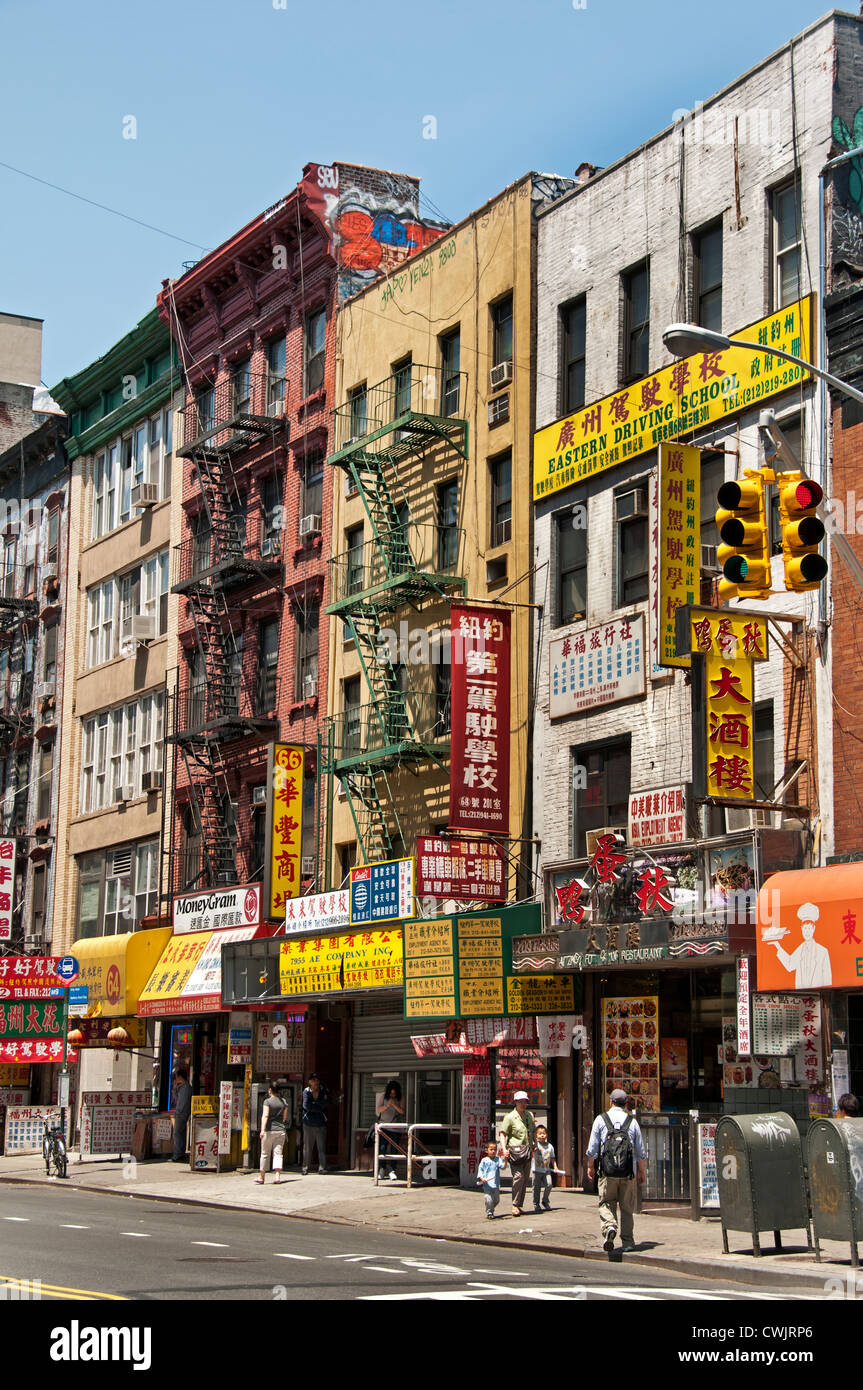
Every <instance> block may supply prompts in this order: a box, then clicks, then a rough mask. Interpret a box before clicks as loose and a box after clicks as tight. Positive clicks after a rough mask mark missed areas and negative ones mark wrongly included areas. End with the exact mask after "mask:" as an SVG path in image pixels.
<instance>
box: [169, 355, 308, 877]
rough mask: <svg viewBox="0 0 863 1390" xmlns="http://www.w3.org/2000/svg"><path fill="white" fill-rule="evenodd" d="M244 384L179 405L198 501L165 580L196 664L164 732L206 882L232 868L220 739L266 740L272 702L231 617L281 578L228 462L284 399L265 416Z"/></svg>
mask: <svg viewBox="0 0 863 1390" xmlns="http://www.w3.org/2000/svg"><path fill="white" fill-rule="evenodd" d="M243 386H244V390H243V392H242V395H243V400H242V402H238V399H237V397H238V391H237V383H236V382H235V381H234V380H228V381H223V382H219V383H218V384H217V385H216V386H215V387H214V388H213V389H212V391H210V392H207V393H206V396H205V397H201V396H199V397H197V398H196V399H192V400H191V401H190V402H189V403H188V404H187V405H186V407H185V409H184V410H181V411H180V412H179V413H180V416H181V422H180V423H181V428H182V437H183V443H182V444H181V445H180V447H179V448H178V449H177V453H178V454H179V455H180V456H181V457H182V458H188V459H190V460H191V462H192V464H193V465H194V470H195V475H196V478H197V482H198V485H199V487H200V490H201V499H202V502H203V506H202V509H201V511H200V512H199V513H198V516H197V518H196V521H195V525H194V526H193V528H192V533H191V535H189V536H187V537H186V539H185V540H184V541H183V542H182V544H181V545H180V546H179V555H178V577H177V578H176V580H175V582H174V585H173V592H174V593H178V594H182V595H184V596H185V598H186V599H187V600H188V604H189V614H190V616H191V620H192V626H193V629H194V636H195V664H194V667H193V668H192V670H191V671H190V673H189V678H188V680H186V681H185V682H181V678H180V676H179V675H178V683H177V690H176V692H175V695H174V717H173V721H172V727H173V734H172V738H173V741H174V742H175V744H176V747H177V755H178V760H179V762H180V763H181V764H182V766H183V767H184V768H185V771H186V776H187V778H188V784H189V790H190V799H191V807H192V814H193V817H194V828H195V830H196V831H197V832H198V834H199V835H200V840H201V851H202V859H201V866H202V867H201V873H200V876H199V884H201V882H203V883H205V884H206V885H208V886H217V885H219V884H226V883H232V882H234V881H235V880H236V874H237V868H236V838H235V827H234V825H233V821H232V812H231V802H232V791H231V786H230V782H229V779H228V768H227V765H226V762H225V745H226V744H229V743H231V742H232V741H234V740H236V739H239V738H245V737H248V736H249V735H255V734H258V735H268V736H270V737H272V736H273V734H274V733H277V728H278V725H277V720H276V718H275V709H273V710H262V709H261V708H260V707H259V701H258V698H257V693H256V691H254V690H250V689H248V688H247V682H246V681H245V679H244V677H243V672H242V656H241V651H240V649H239V648H238V646H237V642H236V638H235V636H234V632H233V628H232V614H233V613H236V611H237V604H236V600H235V598H234V594H235V592H236V591H239V590H247V589H248V586H249V584H251V583H255V582H265V583H267V584H271V585H272V584H281V582H282V563H281V559H280V557H279V556H276V557H272V556H265V555H263V554H261V553H260V550H259V552H258V554H254V555H253V554H251V553H250V546H249V544H248V542H247V539H246V518H245V512H244V508H243V503H242V499H241V494H240V491H239V488H238V486H237V478H236V472H235V468H236V466H237V464H238V463H239V461H240V460H241V457H242V455H243V453H244V452H245V451H247V450H249V449H250V448H252V447H254V446H255V445H258V444H260V443H261V442H262V441H263V440H265V439H267V438H268V437H269V438H271V439H272V441H273V444H274V445H275V439H276V435H277V434H280V433H283V432H284V430H285V428H286V420H285V418H284V416H283V412H284V407H285V402H286V399H287V396H286V394H285V396H284V397H282V398H281V400H280V401H278V402H274V405H275V407H276V409H277V410H278V412H279V413H278V414H275V413H273V414H270V413H268V411H267V395H268V386H267V380H266V378H265V377H261V376H249V375H246V376H245V377H244V380H243ZM286 391H287V386H285V392H286ZM254 406H258V407H259V413H256V412H255V410H254V408H253V407H254ZM271 409H272V407H271ZM187 886H188V887H194V886H195V885H193V884H189V885H187Z"/></svg>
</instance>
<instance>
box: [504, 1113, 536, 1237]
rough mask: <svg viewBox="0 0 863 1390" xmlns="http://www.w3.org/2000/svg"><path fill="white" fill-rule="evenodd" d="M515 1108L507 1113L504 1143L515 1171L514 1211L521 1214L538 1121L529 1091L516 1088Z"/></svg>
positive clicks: (507, 1155) (513, 1185)
mask: <svg viewBox="0 0 863 1390" xmlns="http://www.w3.org/2000/svg"><path fill="white" fill-rule="evenodd" d="M512 1099H513V1109H512V1110H510V1112H509V1114H508V1115H506V1116H504V1119H503V1122H502V1124H501V1127H500V1143H501V1148H502V1149H503V1152H504V1155H505V1156H506V1159H507V1162H508V1163H509V1167H510V1172H511V1173H512V1214H513V1216H521V1209H522V1207H523V1206H524V1194H525V1192H526V1191H527V1180H528V1177H529V1176H530V1160H531V1158H532V1156H533V1150H534V1143H535V1139H536V1121H535V1120H534V1118H533V1115H532V1114H531V1112H530V1111H529V1110H528V1108H527V1101H528V1095H527V1091H516V1093H515V1095H514V1096H513V1098H512Z"/></svg>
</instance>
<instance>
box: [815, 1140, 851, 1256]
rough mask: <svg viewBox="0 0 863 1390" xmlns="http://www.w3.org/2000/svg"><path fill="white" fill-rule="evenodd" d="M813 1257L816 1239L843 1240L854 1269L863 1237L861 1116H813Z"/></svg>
mask: <svg viewBox="0 0 863 1390" xmlns="http://www.w3.org/2000/svg"><path fill="white" fill-rule="evenodd" d="M808 1156H809V1190H810V1192H811V1194H812V1229H813V1232H814V1234H815V1258H816V1259H817V1260H820V1259H821V1246H820V1244H819V1241H820V1240H843V1241H844V1240H847V1241H848V1243H849V1244H850V1246H851V1264H852V1265H853V1267H854V1268H855V1269H856V1268H857V1266H858V1264H859V1260H858V1258H857V1242H858V1240H863V1120H849V1119H845V1120H827V1119H823V1120H822V1119H819V1120H813V1122H812V1124H811V1126H810V1128H809V1136H808Z"/></svg>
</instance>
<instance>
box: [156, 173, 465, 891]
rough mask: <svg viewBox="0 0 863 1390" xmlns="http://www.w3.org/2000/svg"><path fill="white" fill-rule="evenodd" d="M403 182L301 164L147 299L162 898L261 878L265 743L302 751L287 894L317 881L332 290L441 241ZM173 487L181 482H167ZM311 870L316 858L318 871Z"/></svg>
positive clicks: (413, 185) (414, 190)
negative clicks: (165, 684) (159, 415)
mask: <svg viewBox="0 0 863 1390" xmlns="http://www.w3.org/2000/svg"><path fill="white" fill-rule="evenodd" d="M418 198H419V183H418V180H416V179H411V178H406V177H404V176H401V175H396V174H390V173H386V172H384V171H379V170H372V169H365V168H358V167H356V166H352V165H344V164H335V165H317V164H310V165H307V166H306V168H305V169H304V171H303V178H302V180H301V181H300V183H299V184H298V185H297V186H296V188H294V189H293V191H292V192H291V193H289V194H288V195H287V197H285V198H282V199H281V200H280V201H279V202H278V203H277V204H275V206H273V207H272V208H269V209H267V211H266V212H264V213H261V215H260V216H258V217H256V218H255V219H254V220H253V221H252V222H250V223H249V224H248V225H247V226H246V227H244V228H242V230H241V231H239V232H237V234H236V235H235V236H233V237H232V238H231V239H230V240H228V241H227V242H225V243H224V244H223V245H222V246H220V247H218V248H217V249H216V250H215V251H213V252H211V253H210V254H208V255H207V256H205V257H204V258H203V259H202V260H201V261H199V262H198V263H197V264H196V265H194V266H193V267H192V268H191V269H190V270H188V271H187V272H186V274H185V275H183V276H182V277H181V278H180V279H178V280H175V281H165V282H164V286H163V289H162V292H161V293H160V295H159V298H158V305H159V311H160V314H161V316H162V318H163V319H164V321H165V322H166V323H167V324H168V325H169V327H170V331H171V334H172V336H173V338H174V341H175V343H176V347H177V355H178V358H179V361H180V363H181V366H182V369H183V377H184V382H185V405H184V408H183V409H182V410H181V411H180V417H179V421H178V430H177V436H178V437H177V441H176V456H177V458H178V460H182V463H181V465H180V466H181V467H182V534H181V537H180V538H179V545H178V546H177V547H176V549H175V554H174V562H173V568H172V583H173V585H174V588H175V590H176V591H178V592H179V593H180V594H181V595H182V596H183V597H184V599H185V602H181V605H180V616H179V650H178V659H177V678H176V687H175V691H174V693H173V696H172V707H173V708H172V713H171V717H170V720H169V723H168V733H169V737H170V738H172V739H173V741H174V744H175V750H176V756H175V757H174V758H173V759H172V760H171V761H172V765H173V769H174V771H173V788H172V790H173V796H172V797H171V798H169V799H168V807H169V809H168V819H169V821H170V825H166V837H165V838H166V843H167V844H168V845H169V854H170V886H171V891H173V892H179V891H182V890H183V889H184V888H188V889H193V888H197V887H203V886H213V887H215V886H218V885H220V884H223V885H228V884H245V883H250V882H255V881H258V880H262V879H263V877H264V857H265V824H264V822H265V790H264V786H265V780H266V766H267V751H268V744H269V743H270V742H272V741H273V740H274V739H281V740H283V741H286V742H290V743H297V744H303V745H305V749H306V764H305V782H304V814H303V844H302V855H301V863H300V865H299V866H298V873H297V877H296V881H295V883H294V884H293V891H294V893H296V894H299V893H300V892H305V891H308V890H310V889H312V888H314V887H315V886H316V885H315V881H316V879H317V886H319V887H324V886H326V885H324V883H323V878H322V875H323V872H324V871H323V857H322V856H320V855H319V854H318V853H317V849H318V838H317V836H316V824H317V823H318V822H319V820H320V814H321V808H319V807H316V805H315V787H316V758H317V754H318V734H319V729H320V725H321V719H322V717H323V715H324V713H325V711H324V709H323V703H324V698H325V694H326V690H327V669H326V667H327V657H328V640H327V623H326V619H325V618H324V617H323V612H324V608H325V606H326V603H327V599H328V564H327V561H328V556H329V549H330V546H329V540H330V532H331V524H330V522H331V511H332V505H331V503H332V486H333V481H332V480H333V472H332V470H328V469H325V467H324V461H325V459H326V457H327V455H328V453H329V452H330V449H331V444H330V439H329V427H330V419H331V415H330V412H331V411H332V409H333V406H334V405H335V400H334V392H333V380H334V352H335V348H334V343H335V312H336V308H337V304H338V302H339V301H340V299H344V298H345V297H346V296H347V295H348V294H350V293H353V292H354V291H355V290H356V289H358V288H360V287H362V286H363V285H365V284H367V283H368V282H369V281H370V280H372V279H374V278H376V277H377V276H378V275H380V274H382V273H386V272H387V271H389V270H390V269H392V268H394V267H395V266H396V265H398V264H399V262H401V261H403V260H404V259H406V258H407V257H408V256H410V255H411V254H413V252H414V251H415V250H417V249H419V248H420V247H421V246H422V245H424V244H426V243H427V242H428V240H430V239H433V238H434V237H435V236H437V235H438V234H439V230H440V229H439V228H438V227H437V226H435V225H432V224H423V223H421V221H420V218H419V209H418ZM178 481H179V480H178ZM319 864H320V870H319Z"/></svg>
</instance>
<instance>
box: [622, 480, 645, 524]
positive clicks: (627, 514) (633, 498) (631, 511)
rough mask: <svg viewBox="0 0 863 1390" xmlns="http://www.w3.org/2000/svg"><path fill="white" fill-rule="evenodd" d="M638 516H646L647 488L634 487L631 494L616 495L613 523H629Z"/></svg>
mask: <svg viewBox="0 0 863 1390" xmlns="http://www.w3.org/2000/svg"><path fill="white" fill-rule="evenodd" d="M638 516H647V488H644V487H635V488H633V489H632V491H631V492H620V493H618V495H617V496H616V497H615V499H614V519H615V521H631V520H632V519H633V517H638Z"/></svg>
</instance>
